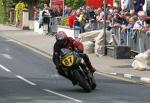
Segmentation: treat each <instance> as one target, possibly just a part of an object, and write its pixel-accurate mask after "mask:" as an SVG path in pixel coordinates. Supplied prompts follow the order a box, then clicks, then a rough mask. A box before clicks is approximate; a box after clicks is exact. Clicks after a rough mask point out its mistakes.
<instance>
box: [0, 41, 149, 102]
mask: <svg viewBox="0 0 150 103" xmlns="http://www.w3.org/2000/svg"><path fill="white" fill-rule="evenodd" d="M95 76H96V82H97V89H96V90H94V91H93V92H91V93H85V92H84V91H83V90H82V89H81V88H80V87H78V86H72V84H71V82H70V81H69V80H66V79H65V78H63V77H61V76H59V75H57V72H56V70H55V67H54V65H53V63H52V61H51V60H49V59H48V58H46V57H43V56H42V55H40V54H37V53H35V52H33V51H31V50H29V49H27V48H24V47H22V46H20V45H18V44H16V43H14V42H13V41H12V40H8V39H4V38H0V103H80V102H83V103H150V98H149V97H150V87H146V86H142V85H137V84H132V83H129V82H125V81H120V80H115V79H112V78H108V77H103V76H101V75H96V74H95Z"/></svg>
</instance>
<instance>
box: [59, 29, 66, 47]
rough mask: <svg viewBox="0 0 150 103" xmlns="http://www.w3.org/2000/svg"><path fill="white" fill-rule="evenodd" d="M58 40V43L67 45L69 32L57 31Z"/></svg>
mask: <svg viewBox="0 0 150 103" xmlns="http://www.w3.org/2000/svg"><path fill="white" fill-rule="evenodd" d="M56 40H57V43H58V45H60V46H66V44H67V34H66V33H65V32H63V31H59V32H57V34H56Z"/></svg>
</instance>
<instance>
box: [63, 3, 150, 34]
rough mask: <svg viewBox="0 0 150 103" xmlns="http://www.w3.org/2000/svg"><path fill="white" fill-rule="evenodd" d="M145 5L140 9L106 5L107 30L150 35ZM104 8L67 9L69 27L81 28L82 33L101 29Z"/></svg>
mask: <svg viewBox="0 0 150 103" xmlns="http://www.w3.org/2000/svg"><path fill="white" fill-rule="evenodd" d="M142 5H144V4H142V3H141V4H140V5H139V6H140V7H139V8H138V7H135V8H136V10H134V9H130V10H129V9H127V8H126V9H125V8H124V9H123V8H121V7H117V6H111V5H110V4H107V5H106V21H107V22H108V24H109V25H108V26H107V30H111V31H112V33H113V29H118V28H119V29H121V31H122V33H127V31H128V30H134V31H135V33H136V32H146V33H147V35H150V17H149V16H148V15H147V14H149V12H145V11H144V10H143V6H142ZM104 14H105V13H104V7H103V6H102V7H101V8H98V9H93V8H89V7H80V8H79V9H77V10H71V9H69V8H66V9H65V16H68V25H69V26H70V28H74V27H76V26H79V27H80V32H81V33H83V32H86V31H92V30H96V29H99V28H97V24H98V23H99V22H103V21H104V17H105V16H104Z"/></svg>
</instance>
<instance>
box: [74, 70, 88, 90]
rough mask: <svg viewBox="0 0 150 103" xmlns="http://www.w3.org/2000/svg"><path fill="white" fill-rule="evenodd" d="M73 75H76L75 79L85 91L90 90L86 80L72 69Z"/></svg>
mask: <svg viewBox="0 0 150 103" xmlns="http://www.w3.org/2000/svg"><path fill="white" fill-rule="evenodd" d="M74 75H75V77H76V80H77V81H78V82H79V85H80V86H81V87H82V88H83V89H84V90H85V91H86V92H91V86H90V85H89V83H88V81H87V80H86V79H85V78H84V77H83V76H82V75H81V74H80V73H79V72H78V71H74Z"/></svg>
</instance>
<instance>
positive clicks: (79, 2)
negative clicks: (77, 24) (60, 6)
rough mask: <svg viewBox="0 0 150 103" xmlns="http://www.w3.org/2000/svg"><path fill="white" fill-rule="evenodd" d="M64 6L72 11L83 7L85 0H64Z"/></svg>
mask: <svg viewBox="0 0 150 103" xmlns="http://www.w3.org/2000/svg"><path fill="white" fill-rule="evenodd" d="M65 4H66V5H67V6H68V7H71V8H72V9H77V8H79V7H81V6H84V5H85V0H65Z"/></svg>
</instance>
